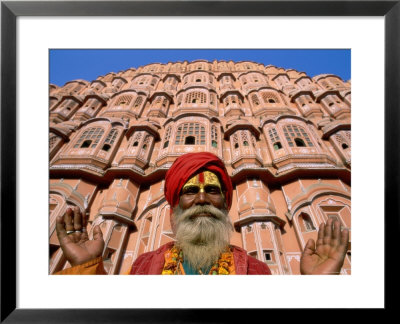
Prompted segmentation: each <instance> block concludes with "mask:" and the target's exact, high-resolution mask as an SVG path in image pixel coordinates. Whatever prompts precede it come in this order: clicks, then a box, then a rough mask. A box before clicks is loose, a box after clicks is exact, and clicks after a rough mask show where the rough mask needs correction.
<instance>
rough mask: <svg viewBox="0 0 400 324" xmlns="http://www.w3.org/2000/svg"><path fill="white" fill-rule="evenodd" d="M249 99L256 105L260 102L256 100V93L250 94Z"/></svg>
mask: <svg viewBox="0 0 400 324" xmlns="http://www.w3.org/2000/svg"><path fill="white" fill-rule="evenodd" d="M251 101H252V102H253V104H255V105H256V106H258V105H259V104H260V101H259V100H258V97H257V95H256V94H253V95H252V96H251Z"/></svg>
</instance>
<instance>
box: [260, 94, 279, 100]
mask: <svg viewBox="0 0 400 324" xmlns="http://www.w3.org/2000/svg"><path fill="white" fill-rule="evenodd" d="M261 96H262V98H263V100H264V102H265V103H276V102H279V99H278V97H277V96H276V95H274V94H272V93H268V92H262V93H261Z"/></svg>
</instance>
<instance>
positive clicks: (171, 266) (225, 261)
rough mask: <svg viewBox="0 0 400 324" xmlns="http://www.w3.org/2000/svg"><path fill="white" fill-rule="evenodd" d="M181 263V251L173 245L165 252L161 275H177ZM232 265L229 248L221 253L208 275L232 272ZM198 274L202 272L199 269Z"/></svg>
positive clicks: (180, 271) (180, 272)
mask: <svg viewBox="0 0 400 324" xmlns="http://www.w3.org/2000/svg"><path fill="white" fill-rule="evenodd" d="M182 263H183V253H182V250H180V249H179V248H178V247H176V246H175V245H174V246H173V247H172V249H171V250H168V251H167V252H166V253H165V263H164V268H163V270H162V272H161V274H162V275H179V274H182V269H181V264H182ZM232 269H234V267H233V254H232V252H231V250H230V249H229V248H227V251H226V252H223V253H222V254H221V257H220V258H219V259H218V261H217V262H216V263H215V264H214V265H213V266H212V267H211V270H210V272H209V273H208V274H210V275H229V274H231V273H233V272H234V270H233V271H232ZM199 273H200V274H203V273H202V272H201V270H199Z"/></svg>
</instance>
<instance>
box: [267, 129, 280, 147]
mask: <svg viewBox="0 0 400 324" xmlns="http://www.w3.org/2000/svg"><path fill="white" fill-rule="evenodd" d="M268 134H269V139H270V140H271V143H272V145H273V147H274V150H275V151H276V150H279V149H281V148H282V144H281V142H280V138H279V135H278V133H277V132H276V129H275V128H270V129H269V130H268Z"/></svg>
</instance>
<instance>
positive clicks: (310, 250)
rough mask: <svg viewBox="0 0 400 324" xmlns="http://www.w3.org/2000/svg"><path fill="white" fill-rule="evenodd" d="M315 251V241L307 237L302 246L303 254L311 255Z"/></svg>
mask: <svg viewBox="0 0 400 324" xmlns="http://www.w3.org/2000/svg"><path fill="white" fill-rule="evenodd" d="M314 253H315V242H314V240H313V239H309V240H308V241H307V244H306V246H305V247H304V251H303V254H304V255H313V254H314Z"/></svg>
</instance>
